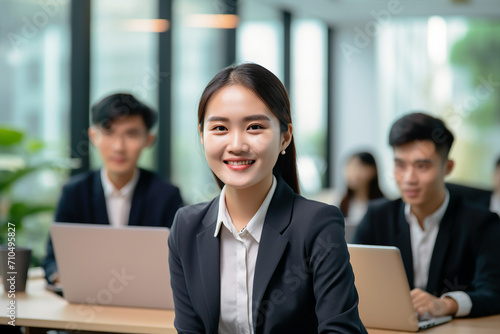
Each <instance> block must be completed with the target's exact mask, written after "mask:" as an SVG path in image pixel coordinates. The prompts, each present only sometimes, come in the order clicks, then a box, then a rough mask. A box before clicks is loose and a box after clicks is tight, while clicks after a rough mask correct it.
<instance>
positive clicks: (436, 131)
mask: <svg viewBox="0 0 500 334" xmlns="http://www.w3.org/2000/svg"><path fill="white" fill-rule="evenodd" d="M453 139H454V137H453V134H452V133H451V132H450V130H448V128H447V127H446V125H445V124H444V122H443V121H442V120H440V119H439V118H435V117H432V116H430V115H427V114H424V113H422V112H414V113H411V114H407V115H405V116H403V117H401V118H400V119H398V120H397V121H396V122H395V123H394V124H393V125H392V128H391V131H390V132H389V145H391V146H392V147H396V146H400V145H403V144H407V143H410V142H413V141H415V140H430V141H432V142H433V143H434V145H435V146H436V151H437V152H438V153H439V154H440V155H441V157H442V158H443V160H444V161H446V160H447V159H448V153H450V149H451V145H452V144H453Z"/></svg>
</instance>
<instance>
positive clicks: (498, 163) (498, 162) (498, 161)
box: [495, 157, 500, 168]
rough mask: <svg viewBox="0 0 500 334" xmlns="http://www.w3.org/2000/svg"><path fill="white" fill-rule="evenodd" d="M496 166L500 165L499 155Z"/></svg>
mask: <svg viewBox="0 0 500 334" xmlns="http://www.w3.org/2000/svg"><path fill="white" fill-rule="evenodd" d="M495 167H496V168H498V167H500V157H498V160H497V164H496V165H495Z"/></svg>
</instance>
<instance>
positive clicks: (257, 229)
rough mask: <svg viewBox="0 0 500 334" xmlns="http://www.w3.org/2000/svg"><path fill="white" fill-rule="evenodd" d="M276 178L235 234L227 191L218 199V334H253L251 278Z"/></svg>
mask: <svg viewBox="0 0 500 334" xmlns="http://www.w3.org/2000/svg"><path fill="white" fill-rule="evenodd" d="M276 184H277V181H276V178H275V177H274V176H273V183H272V185H271V189H270V190H269V192H268V194H267V196H266V198H265V199H264V201H263V202H262V204H261V206H260V208H259V210H257V212H256V213H255V215H254V216H253V217H252V219H251V220H250V221H249V222H248V224H247V226H246V227H245V228H243V229H242V230H241V231H237V230H236V228H235V227H234V225H233V222H232V220H231V217H230V216H229V212H228V211H227V207H226V188H225V187H224V188H222V192H221V194H220V198H219V213H218V216H217V224H216V227H215V233H214V237H217V235H218V234H219V232H220V233H221V236H220V237H221V241H220V285H221V286H220V291H221V292H220V317H219V333H220V334H233V333H239V334H253V332H254V330H253V326H252V293H253V278H254V273H255V264H256V261H257V253H258V251H259V243H260V236H261V234H262V228H263V227H264V220H265V218H266V214H267V210H268V208H269V204H270V203H271V199H272V197H273V195H274V192H275V190H276Z"/></svg>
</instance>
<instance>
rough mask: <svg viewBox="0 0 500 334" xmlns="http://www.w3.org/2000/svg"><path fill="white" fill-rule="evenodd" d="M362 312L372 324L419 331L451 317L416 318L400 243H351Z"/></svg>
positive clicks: (353, 266) (350, 247)
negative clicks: (391, 245)
mask: <svg viewBox="0 0 500 334" xmlns="http://www.w3.org/2000/svg"><path fill="white" fill-rule="evenodd" d="M348 248H349V253H350V255H351V265H352V268H353V271H354V276H355V285H356V289H357V290H358V294H359V307H358V309H359V315H360V318H361V320H362V321H363V324H364V325H365V326H366V327H370V328H383V329H392V330H402V331H412V332H416V331H418V330H421V329H425V328H429V327H433V326H436V325H439V324H442V323H445V322H448V321H450V320H451V319H452V317H451V316H444V317H438V318H430V319H425V320H423V319H422V320H419V319H417V312H416V311H415V309H414V308H413V304H412V301H411V296H410V286H409V285H408V280H407V278H406V272H405V269H404V265H403V261H402V259H401V254H400V252H399V249H398V248H397V247H385V246H366V245H353V244H348Z"/></svg>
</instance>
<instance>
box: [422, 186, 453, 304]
mask: <svg viewBox="0 0 500 334" xmlns="http://www.w3.org/2000/svg"><path fill="white" fill-rule="evenodd" d="M458 205H459V204H458V203H457V201H456V200H455V198H453V197H452V196H451V195H450V203H449V204H448V208H447V209H446V212H445V214H444V216H443V219H441V223H440V224H439V232H438V235H437V237H436V242H435V243H434V250H433V251H432V257H431V263H430V265H429V278H428V280H427V287H426V290H427V291H428V292H429V293H431V294H436V293H438V291H437V290H438V286H439V280H440V277H441V270H442V268H443V263H446V262H445V257H446V253H447V251H448V245H449V244H450V240H451V237H452V236H451V234H452V229H453V218H454V217H453V215H454V212H456V211H457V210H458Z"/></svg>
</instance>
